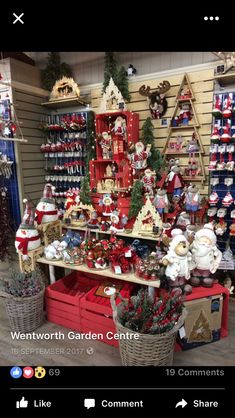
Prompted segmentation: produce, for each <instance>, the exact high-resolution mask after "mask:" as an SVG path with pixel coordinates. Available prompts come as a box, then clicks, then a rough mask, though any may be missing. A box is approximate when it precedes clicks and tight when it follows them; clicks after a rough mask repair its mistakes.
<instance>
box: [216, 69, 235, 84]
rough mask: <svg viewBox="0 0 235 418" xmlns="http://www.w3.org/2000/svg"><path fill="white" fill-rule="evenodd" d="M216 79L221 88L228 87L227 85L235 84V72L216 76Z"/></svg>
mask: <svg viewBox="0 0 235 418" xmlns="http://www.w3.org/2000/svg"><path fill="white" fill-rule="evenodd" d="M214 79H215V80H216V81H217V82H218V83H219V85H220V86H221V87H223V86H226V85H227V84H234V83H235V72H233V73H228V74H220V75H215V77H214Z"/></svg>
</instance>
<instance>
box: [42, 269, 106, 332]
mask: <svg viewBox="0 0 235 418" xmlns="http://www.w3.org/2000/svg"><path fill="white" fill-rule="evenodd" d="M88 276H89V277H88ZM88 276H86V275H84V274H83V273H81V272H77V271H73V272H72V273H70V274H69V275H68V276H65V277H63V278H62V279H60V280H58V281H57V282H55V283H53V284H52V285H50V286H48V287H47V288H46V298H45V301H46V311H47V319H48V321H50V322H54V323H56V324H58V325H62V326H64V327H66V328H71V329H75V330H77V331H81V320H80V318H81V315H80V300H81V298H82V297H84V295H85V294H86V292H88V291H89V290H90V289H91V288H92V287H96V286H97V278H95V279H94V278H93V277H97V276H94V275H93V274H89V275H88ZM98 282H99V280H98Z"/></svg>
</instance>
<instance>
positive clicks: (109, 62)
mask: <svg viewBox="0 0 235 418" xmlns="http://www.w3.org/2000/svg"><path fill="white" fill-rule="evenodd" d="M117 74H118V70H117V61H116V58H115V56H114V53H113V52H105V64H104V82H103V93H104V92H105V90H106V87H107V86H108V85H109V81H110V78H112V79H113V81H114V83H115V84H116V81H117Z"/></svg>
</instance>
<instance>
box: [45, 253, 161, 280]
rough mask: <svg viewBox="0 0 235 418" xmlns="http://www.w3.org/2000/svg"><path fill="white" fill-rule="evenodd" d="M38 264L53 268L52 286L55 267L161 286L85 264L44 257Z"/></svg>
mask: <svg viewBox="0 0 235 418" xmlns="http://www.w3.org/2000/svg"><path fill="white" fill-rule="evenodd" d="M37 262H38V263H42V264H48V265H49V266H50V267H51V270H50V283H51V284H52V283H54V281H55V277H54V268H55V267H62V268H64V269H69V270H76V271H81V272H83V273H92V274H94V275H95V276H97V277H98V278H99V277H101V278H111V279H116V280H124V281H125V282H130V283H136V284H141V285H145V286H150V287H156V288H159V286H160V280H142V279H139V278H138V277H137V276H136V275H135V274H134V273H129V274H114V273H113V272H112V270H111V269H105V270H98V269H93V270H91V269H90V268H89V267H87V266H86V265H85V264H83V265H78V266H76V265H68V264H65V263H64V262H63V261H59V260H58V261H51V260H47V259H46V258H44V257H40V258H38V259H37Z"/></svg>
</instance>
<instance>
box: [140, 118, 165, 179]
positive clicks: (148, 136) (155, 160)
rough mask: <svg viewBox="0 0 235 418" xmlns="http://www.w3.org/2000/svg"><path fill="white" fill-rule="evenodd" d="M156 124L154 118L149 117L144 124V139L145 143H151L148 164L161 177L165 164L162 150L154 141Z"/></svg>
mask: <svg viewBox="0 0 235 418" xmlns="http://www.w3.org/2000/svg"><path fill="white" fill-rule="evenodd" d="M153 132H154V126H153V122H152V119H151V118H150V117H148V118H147V119H146V121H145V122H144V124H143V126H142V141H143V143H144V144H145V146H146V145H147V144H151V156H150V157H149V158H148V160H147V162H148V166H149V167H150V168H151V169H152V170H154V171H155V172H156V174H157V176H158V177H159V176H160V175H159V172H160V169H161V168H162V166H163V158H162V155H161V153H160V151H159V150H158V149H157V148H156V147H155V143H154V141H155V140H154V133H153Z"/></svg>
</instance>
